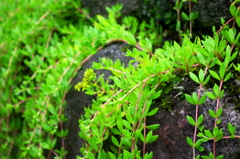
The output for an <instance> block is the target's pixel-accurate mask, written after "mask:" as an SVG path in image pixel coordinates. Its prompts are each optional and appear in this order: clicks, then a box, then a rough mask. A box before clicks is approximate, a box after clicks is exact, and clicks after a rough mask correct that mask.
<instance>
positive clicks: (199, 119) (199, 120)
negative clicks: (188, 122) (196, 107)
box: [197, 115, 204, 126]
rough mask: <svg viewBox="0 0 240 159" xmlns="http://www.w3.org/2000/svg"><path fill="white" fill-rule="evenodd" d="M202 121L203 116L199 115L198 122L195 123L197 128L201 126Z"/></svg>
mask: <svg viewBox="0 0 240 159" xmlns="http://www.w3.org/2000/svg"><path fill="white" fill-rule="evenodd" d="M203 119H204V118H203V115H200V116H199V117H198V121H197V125H198V126H199V125H201V124H202V122H203Z"/></svg>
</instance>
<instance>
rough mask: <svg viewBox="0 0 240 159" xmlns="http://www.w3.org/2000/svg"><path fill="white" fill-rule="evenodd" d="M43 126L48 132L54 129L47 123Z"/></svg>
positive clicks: (43, 123)
mask: <svg viewBox="0 0 240 159" xmlns="http://www.w3.org/2000/svg"><path fill="white" fill-rule="evenodd" d="M41 126H42V128H43V129H44V130H45V131H47V132H50V131H52V128H51V127H50V126H49V125H48V124H47V123H45V122H42V123H41Z"/></svg>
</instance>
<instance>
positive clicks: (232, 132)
mask: <svg viewBox="0 0 240 159" xmlns="http://www.w3.org/2000/svg"><path fill="white" fill-rule="evenodd" d="M228 131H229V133H230V134H231V135H234V134H235V131H236V126H235V125H234V126H232V124H231V123H228Z"/></svg>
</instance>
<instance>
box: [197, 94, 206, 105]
mask: <svg viewBox="0 0 240 159" xmlns="http://www.w3.org/2000/svg"><path fill="white" fill-rule="evenodd" d="M206 98H207V95H206V94H204V95H203V96H202V97H201V98H200V100H199V103H198V104H199V105H201V104H203V103H204V102H205V101H206Z"/></svg>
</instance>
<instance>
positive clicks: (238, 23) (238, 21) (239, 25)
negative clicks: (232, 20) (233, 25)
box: [236, 16, 240, 27]
mask: <svg viewBox="0 0 240 159" xmlns="http://www.w3.org/2000/svg"><path fill="white" fill-rule="evenodd" d="M236 22H237V25H238V27H240V16H237V18H236Z"/></svg>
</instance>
